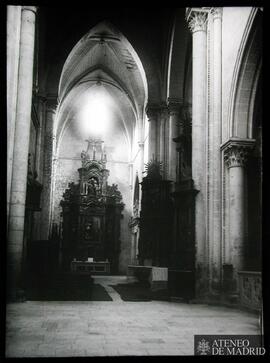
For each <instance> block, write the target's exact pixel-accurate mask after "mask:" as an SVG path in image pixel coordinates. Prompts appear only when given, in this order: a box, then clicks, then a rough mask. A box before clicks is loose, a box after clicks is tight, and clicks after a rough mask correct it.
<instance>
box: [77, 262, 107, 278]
mask: <svg viewBox="0 0 270 363" xmlns="http://www.w3.org/2000/svg"><path fill="white" fill-rule="evenodd" d="M70 268H71V272H72V273H73V274H78V275H88V274H90V275H99V274H109V273H110V262H109V261H98V262H96V261H95V262H94V261H93V262H90V261H71V265H70Z"/></svg>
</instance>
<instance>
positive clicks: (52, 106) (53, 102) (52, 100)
mask: <svg viewBox="0 0 270 363" xmlns="http://www.w3.org/2000/svg"><path fill="white" fill-rule="evenodd" d="M46 107H47V111H49V112H56V108H57V97H55V96H47V97H46Z"/></svg>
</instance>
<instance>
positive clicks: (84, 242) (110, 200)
mask: <svg viewBox="0 0 270 363" xmlns="http://www.w3.org/2000/svg"><path fill="white" fill-rule="evenodd" d="M87 142H88V147H87V150H86V151H82V153H81V163H82V167H81V168H79V169H78V172H79V182H78V183H74V182H72V183H69V187H68V189H66V191H65V193H64V194H63V200H62V201H61V203H60V204H61V206H62V209H63V245H62V256H63V257H62V258H63V268H64V269H66V270H69V268H70V263H71V261H73V260H80V261H87V259H89V258H91V259H93V260H94V261H96V262H99V261H107V262H109V263H110V270H111V272H112V273H116V272H117V271H118V259H119V253H120V246H121V243H120V222H121V217H122V214H121V212H122V210H123V208H124V204H123V202H122V195H121V193H120V191H119V190H118V186H117V185H116V184H112V185H109V184H108V177H109V170H108V169H107V168H106V163H107V156H106V153H105V151H104V146H103V141H101V140H100V139H89V140H87Z"/></svg>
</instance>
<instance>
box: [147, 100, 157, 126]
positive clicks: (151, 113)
mask: <svg viewBox="0 0 270 363" xmlns="http://www.w3.org/2000/svg"><path fill="white" fill-rule="evenodd" d="M145 112H146V114H147V117H148V119H149V122H151V121H156V120H157V115H158V112H159V107H158V105H156V104H148V105H147V106H146V109H145Z"/></svg>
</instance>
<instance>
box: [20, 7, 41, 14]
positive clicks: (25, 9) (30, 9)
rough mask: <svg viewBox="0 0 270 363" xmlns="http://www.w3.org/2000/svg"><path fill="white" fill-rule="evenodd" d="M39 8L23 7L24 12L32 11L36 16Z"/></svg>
mask: <svg viewBox="0 0 270 363" xmlns="http://www.w3.org/2000/svg"><path fill="white" fill-rule="evenodd" d="M37 9H38V8H37V6H29V5H25V6H23V7H22V10H23V11H32V12H33V13H34V14H36V13H37Z"/></svg>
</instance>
